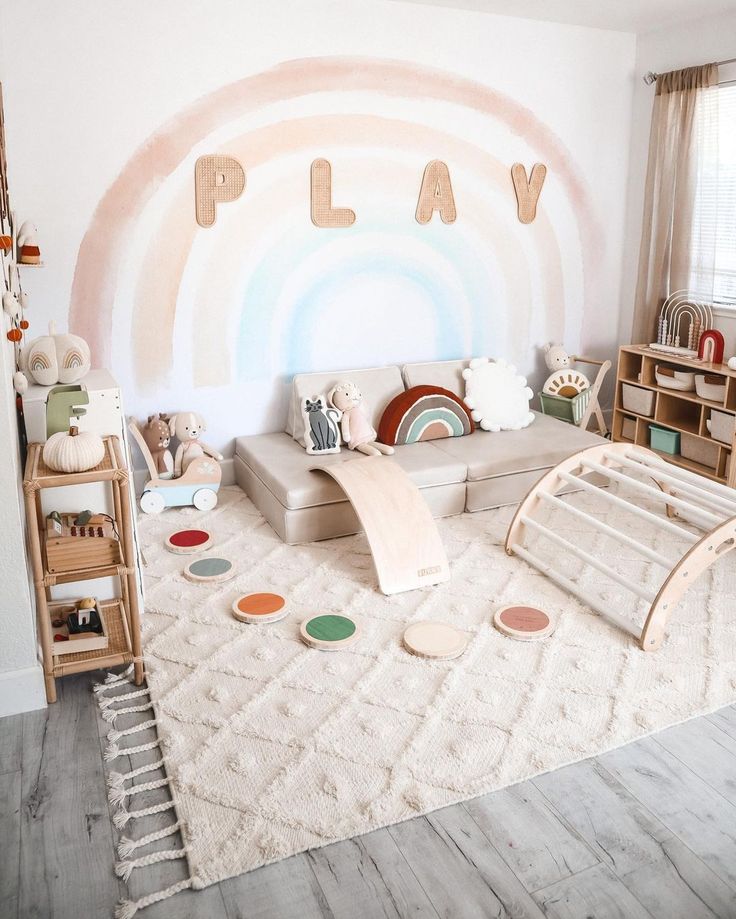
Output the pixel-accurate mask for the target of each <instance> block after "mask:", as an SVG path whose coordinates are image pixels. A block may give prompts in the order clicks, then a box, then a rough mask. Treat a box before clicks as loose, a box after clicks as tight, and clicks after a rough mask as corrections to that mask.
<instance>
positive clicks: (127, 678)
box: [93, 665, 194, 919]
mask: <svg viewBox="0 0 736 919" xmlns="http://www.w3.org/2000/svg"><path fill="white" fill-rule="evenodd" d="M133 671H134V667H133V665H131V666H130V667H128V669H127V670H125V671H124V672H123V673H121V674H110V675H109V676H108V677H107V679H106V680H105V682H104V683H99V684H98V685H97V686H94V687H93V689H94V692H95V693H96V694H97V703H98V705H99V707H100V711H101V713H102V717H103V718H104V719H105V721H107V722H108V723H109V724H112V725H114V724H115V720H116V719H117V717H118V715H126V714H137V713H139V712H146V711H149V710H151V709H153V702H152V700H151V698H150V695H149V693H148V689H147V688H145V687H144V688H143V689H138V688H135V689H133V690H132V691H131V692H124V693H118V694H113V695H103V694H104V693H105V691H106V690H108V689H110V690H116V689H117V688H118V687H120V686H124V685H126V684H130V683H132V682H133V680H132V678H131V677H132V674H133ZM143 696H148V700H147V701H145V702H144V703H142V704H140V705H131V706H125V707H124V708H117V707H115V706H117V704H118V703H120V702H127V701H129V700H132V699H139V698H142V697H143ZM156 724H157V719H156V718H155V717H154V718H150V719H148V720H147V721H144V722H143V723H142V724H138V725H134V726H133V727H130V728H126V729H125V730H123V731H118V730H115V729H113V730H111V731H110V732H109V733H108V735H107V740H108V744H107V748H106V749H105V753H104V758H105V761H106V762H111V761H112V760H114V759H117V757H118V756H123V755H124V756H132V755H134V754H136V753H144V752H146V751H147V750H154V749H156V748H160V745H161V742H160V740H159V739H158V738H157V739H156V740H153V741H151V742H150V743H143V744H138V745H137V746H132V747H121V746H120V745H119V741H120V740H122V738H123V737H128V736H130V735H134V734H139V733H142V732H143V731H146V730H149V729H150V728H155V727H156ZM158 769H164V770H165V763H164V760H163V757H162V756H160V757H159V758H158V759H157V760H156V762H153V763H147V764H144V765H142V766H139V767H138V768H136V769H131V770H130V771H129V772H110V774H109V776H108V779H107V784H108V787H109V793H108V798H109V800H110V804H111V805H112V806H117V807H118V811H117V812H116V813H115V814H114V815H113V818H112V822H113V824H114V825H115V827H117V829H119V830H122V829H123V827H125V826H127V824H128V823H130V822H131V821H132V820H136V819H138V818H139V817H148V816H150V815H152V814H162V813H164V812H165V811H169V810H173V811H174V816H175V817H176V810H175V807H174V801H173V800H169V801H164V802H162V803H161V804H154V805H152V806H151V807H145V808H142V809H141V810H137V811H129V810H127V808H126V806H125V805H126V801H127V799H128V798H130V797H132V796H133V795H137V794H139V793H140V792H143V791H153V790H154V789H158V788H164V787H166V786H168V785H169V780H168V778H162V779H153V780H152V781H150V782H141V783H140V784H139V785H131V786H130V787H129V788H126V787H125V781H126V779H133V778H135V777H136V776H139V775H145V774H146V773H148V772H154V771H155V770H158ZM179 829H180V824H179V821H178V820H176V821H175V822H174V823H172V824H170V825H169V826H167V827H164V828H163V829H161V830H157V831H155V832H153V833H149V834H148V835H146V836H142V837H141V838H140V839H129V838H127V837H125V836H123V837H121V839H120V842H119V845H118V858H119V861H118V862H117V863H116V865H115V873H116V874H117V875H118V877H120V878H122V879H123V880H124V881H125V882H127V881H128V880H129V879H130V876H131V874H132V873H133V871H134V870H135V869H136V868H146V867H148V866H149V865H155V864H156V863H158V862H164V861H173V860H174V859H180V858H184V859H186V857H187V853H186V848H185V847H182V848H171V849H161V850H159V851H157V852H151V853H150V854H149V855H142V856H139V857H138V858H131V855H132V854H133V853H134V852H135V851H136V849H140V848H142V847H143V846H146V845H148V843H150V842H154V841H155V840H158V839H165V838H166V837H167V836H173V835H174V834H175V833H177V832H178V831H179ZM193 883H194V879H193V878H192V877H188V878H186V880H183V881H179V882H178V883H176V884H172V885H171V886H170V887H165V888H164V889H162V890H158V891H156V892H155V893H151V894H148V895H147V896H145V897H141V898H140V899H138V900H121V901H120V902H119V903H118V905H117V906H116V907H115V913H114V915H115V919H132V917H133V916H135V914H136V913H137V912H138V910H140V909H143V908H145V907H146V906H151V905H152V904H153V903H158V902H160V901H161V900H167V899H168V898H169V897H173V896H174V895H175V894H177V893H179V892H180V891H182V890H188V889H189V888H191V887H192V886H193Z"/></svg>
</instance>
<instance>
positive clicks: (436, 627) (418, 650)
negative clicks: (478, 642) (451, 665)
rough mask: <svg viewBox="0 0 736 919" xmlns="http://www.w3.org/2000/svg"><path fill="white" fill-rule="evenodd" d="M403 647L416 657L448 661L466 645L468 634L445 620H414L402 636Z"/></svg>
mask: <svg viewBox="0 0 736 919" xmlns="http://www.w3.org/2000/svg"><path fill="white" fill-rule="evenodd" d="M403 642H404V647H405V648H406V650H407V651H409V652H410V653H411V654H416V655H417V657H426V658H430V659H431V660H437V661H449V660H452V659H453V658H455V657H460V655H461V654H462V653H463V652H464V651H465V649H466V648H467V646H468V635H467V634H466V633H465V632H461V631H460V630H459V629H456V628H455V626H454V625H449V624H448V623H446V622H430V621H427V622H414V623H412V625H410V626H409V627H408V628H407V629H406V630H405V631H404V636H403Z"/></svg>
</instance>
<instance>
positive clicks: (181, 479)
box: [128, 412, 222, 514]
mask: <svg viewBox="0 0 736 919" xmlns="http://www.w3.org/2000/svg"><path fill="white" fill-rule="evenodd" d="M149 424H150V419H149ZM164 424H168V426H169V427H170V429H171V431H170V434H171V433H174V434H176V436H177V437H178V438H179V440H180V441H181V445H180V446H179V448H178V450H177V452H176V460H175V463H174V477H172V472H171V471H162V469H164V470H166V469H167V467H168V466H169V462H168V460H170V458H171V455H170V454H168V458H167V462H162V461H160V460H159V461H157V460H154V455H153V453H152V451H151V449H150V448H149V444H148V442H147V439H146V437H144V434H143V432H142V431H141V429H140V428H139V427H138V425H137V424H136V423H135V422H131V423H130V424H129V425H128V429H129V430H130V433H131V434H132V435H133V439H134V440H135V442H136V443H137V444H138V447H139V448H140V451H141V453H142V454H143V459H144V460H145V461H146V466H147V467H148V472H149V473H150V476H151V478H150V479H149V480H148V481H147V482H146V484H145V486H144V488H143V494H142V495H141V500H140V508H141V510H142V511H143V512H144V513H145V514H159V513H160V512H161V511H162V510H163V509H164V508H165V507H185V506H187V505H190V504H193V505H194V507H196V508H197V509H198V510H200V511H209V510H212V508H213V507H214V506H215V505H216V504H217V492H218V491H219V489H220V481H221V479H222V471H221V470H220V464H219V460H221V459H222V455H221V454H220V453H218V452H217V451H215V450H212V449H211V448H210V447H208V446H206V444H203V443H202V442H201V441H199V439H198V435H199V431H200V430H202V429H203V428H204V424H203V423H202V421H201V419H200V418H199V416H198V415H195V414H194V413H191V412H188V413H186V414H181V415H175V416H173V417H172V418H170V419H168V420H167V421H166V422H164ZM160 429H161V422H160V421H157V422H156V430H157V432H159V435H158V436H159V437H160V436H162V435H161V434H160ZM170 434H169V439H170ZM192 435H193V436H192ZM157 443H158V444H160V443H163V444H164V449H165V448H166V447H168V443H169V440H166V439H164V440H163V441H161V440H159V441H158V442H157ZM157 452H158V451H157ZM165 452H166V453H168V450H165Z"/></svg>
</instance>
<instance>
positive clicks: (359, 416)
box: [329, 380, 394, 456]
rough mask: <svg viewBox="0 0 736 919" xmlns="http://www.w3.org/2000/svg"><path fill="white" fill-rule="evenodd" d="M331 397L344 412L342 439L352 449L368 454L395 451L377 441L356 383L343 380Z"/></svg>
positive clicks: (337, 407)
mask: <svg viewBox="0 0 736 919" xmlns="http://www.w3.org/2000/svg"><path fill="white" fill-rule="evenodd" d="M329 399H330V402H331V403H332V404H333V405H334V406H335V408H336V409H338V411H341V412H342V419H341V421H340V428H341V431H342V439H343V441H344V443H345V444H346V445H347V446H348V447H349V448H350V449H351V450H360V452H361V453H366V454H367V455H368V456H380V455H381V454H382V453H385V454H388V455H390V454H392V453H393V452H394V448H393V447H387V446H386V444H379V443H378V442H377V441H376V436H377V435H376V432H375V430H374V428H373V427H372V425H371V423H370V421H368V417H367V415H366V413H365V409H364V408H363V405H362V402H363V396H362V394H361V392H360V390H359V389H358V387H357V386H356V385H355V383H351V382H350V381H349V380H341V381H340V382H339V383H338V384H337V386H335V388H334V389H333V390H332V391H331V392H330V395H329Z"/></svg>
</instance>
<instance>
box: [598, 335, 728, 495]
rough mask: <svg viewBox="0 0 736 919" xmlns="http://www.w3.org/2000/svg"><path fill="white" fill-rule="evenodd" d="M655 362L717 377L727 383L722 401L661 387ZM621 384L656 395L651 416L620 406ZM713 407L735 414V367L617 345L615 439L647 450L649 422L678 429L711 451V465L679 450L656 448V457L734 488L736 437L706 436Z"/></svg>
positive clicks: (621, 397) (644, 348)
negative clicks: (729, 439)
mask: <svg viewBox="0 0 736 919" xmlns="http://www.w3.org/2000/svg"><path fill="white" fill-rule="evenodd" d="M657 366H660V367H670V368H672V369H674V370H685V371H690V372H693V373H703V374H708V375H713V376H719V377H721V378H722V379H723V381H724V383H725V386H726V391H725V397H724V399H723V401H722V402H714V401H711V400H709V399H703V398H701V397H700V396H699V395H698V394H697V393H696V392H683V391H680V390H675V389H669V388H667V387H664V386H660V385H658V384H657V381H656V377H655V367H657ZM624 383H629V384H631V385H633V386H638V387H639V388H640V389H643V390H646V391H649V392H653V393H654V403H653V406H652V414H651V415H645V414H641V413H638V412H634V411H631V410H630V409H628V408H624V400H623V384H624ZM713 409H715V410H716V411H719V412H724V413H725V414H728V415H733V416H736V371H734V370H731V369H730V368H729V367H728V366H727V365H726V364H712V363H708V362H706V361H699V360H692V359H689V358H679V357H677V358H676V357H674V356H673V355H668V354H663V353H661V352H657V351H653V350H652V349H651V348H646V347H643V346H641V345H628V346H625V347H622V348H620V349H619V355H618V371H617V376H616V401H615V406H614V410H613V440H614V441H619V442H624V443H634V444H638V445H639V446H642V447H649V448H651V446H650V430H649V425H650V424H656V425H657V426H658V427H661V428H666V429H667V430H670V431H679V432H680V435H681V436H682V435H687V436H689V437H693V438H696V439H697V440H698V441H701V442H702V443H703V444H704V445H706V449H707V450H708V451H709V452H710V453H712V454H713V457H714V465H713V466H710V465H705V464H704V463H699V462H696V461H695V460H692V459H689V458H687V457H684V456H682V455H680V454H677V455H672V454H670V453H664V452H661V451H656V452H657V453H658V454H659V456H661V457H663V458H664V459H666V460H667V461H668V462H671V463H674V464H675V465H676V466H682V467H683V468H684V469H689V470H690V471H692V472H697V473H699V474H700V475H703V476H705V477H706V478H709V479H713V480H714V481H716V482H722V483H724V484H727V485H729V486H730V487H731V488H736V464H735V463H733V462H732V461H731V457H732V455H733V451H734V444H735V443H736V436H735V437H734V439H733V440H732V442H731V443H730V444H725V443H722V442H721V441H719V440H716V439H714V438H713V437H711V436H710V433H709V432H708V428H707V426H706V421H708V419H709V418H710V413H711V411H712V410H713ZM624 427H626V428H627V430H631V429H633V435H634V436H633V437H630V436H625V434H624Z"/></svg>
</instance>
